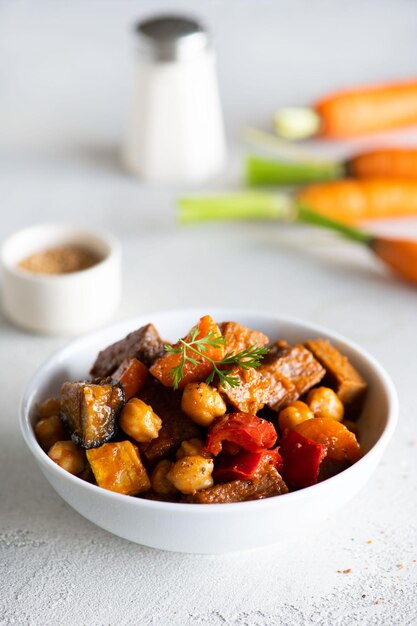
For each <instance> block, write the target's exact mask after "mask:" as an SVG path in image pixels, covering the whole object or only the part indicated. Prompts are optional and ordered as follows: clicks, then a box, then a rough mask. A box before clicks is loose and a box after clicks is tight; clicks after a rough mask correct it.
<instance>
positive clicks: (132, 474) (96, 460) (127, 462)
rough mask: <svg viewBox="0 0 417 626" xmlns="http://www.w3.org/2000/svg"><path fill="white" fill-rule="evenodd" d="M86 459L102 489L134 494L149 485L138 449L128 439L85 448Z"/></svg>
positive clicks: (144, 489) (148, 487) (145, 489)
mask: <svg viewBox="0 0 417 626" xmlns="http://www.w3.org/2000/svg"><path fill="white" fill-rule="evenodd" d="M87 459H88V462H89V463H90V465H91V469H92V470H93V473H94V476H95V479H96V481H97V484H98V485H99V487H103V489H109V490H110V491H116V492H117V493H124V494H126V495H129V496H134V495H136V494H138V493H142V492H144V491H148V489H150V487H151V483H150V480H149V478H148V474H147V473H146V469H145V467H144V466H143V464H142V461H141V458H140V455H139V450H138V449H137V447H136V446H134V445H133V444H132V443H131V442H130V441H117V442H116V443H105V444H104V445H103V446H100V448H94V449H92V450H87Z"/></svg>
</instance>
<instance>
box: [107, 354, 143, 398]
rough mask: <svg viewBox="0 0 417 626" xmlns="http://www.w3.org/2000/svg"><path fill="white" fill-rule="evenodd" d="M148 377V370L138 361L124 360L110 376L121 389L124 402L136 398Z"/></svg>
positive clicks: (133, 359)
mask: <svg viewBox="0 0 417 626" xmlns="http://www.w3.org/2000/svg"><path fill="white" fill-rule="evenodd" d="M147 377H148V368H147V367H146V365H144V364H143V363H142V361H139V359H135V358H132V359H125V360H124V361H123V363H121V364H120V365H119V367H118V368H117V370H116V371H115V372H114V374H112V378H114V380H117V381H118V382H119V383H120V384H121V385H122V387H123V389H124V392H125V399H126V402H127V401H128V400H130V398H133V396H136V394H138V393H139V391H140V390H141V389H142V387H143V386H144V384H145V382H146V379H147Z"/></svg>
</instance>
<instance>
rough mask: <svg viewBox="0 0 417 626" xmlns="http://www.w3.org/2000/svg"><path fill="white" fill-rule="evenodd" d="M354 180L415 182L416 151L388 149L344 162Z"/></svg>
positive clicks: (416, 171) (414, 149) (412, 149)
mask: <svg viewBox="0 0 417 626" xmlns="http://www.w3.org/2000/svg"><path fill="white" fill-rule="evenodd" d="M345 168H346V171H347V174H348V175H349V176H352V177H354V178H384V177H392V178H410V179H415V180H417V149H416V148H388V149H386V150H373V151H372V152H364V153H363V154H358V155H356V156H354V157H352V158H351V159H349V160H348V161H346V164H345Z"/></svg>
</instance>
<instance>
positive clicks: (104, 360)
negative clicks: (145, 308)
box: [90, 324, 164, 378]
mask: <svg viewBox="0 0 417 626" xmlns="http://www.w3.org/2000/svg"><path fill="white" fill-rule="evenodd" d="M163 349H164V342H163V341H162V340H161V337H160V336H159V333H158V331H157V330H156V328H155V326H154V325H153V324H147V325H146V326H142V328H139V329H138V330H135V331H134V332H133V333H130V334H129V335H127V337H125V338H124V339H121V340H120V341H117V342H116V343H113V344H112V345H111V346H108V347H107V348H105V350H102V351H101V352H100V353H99V355H98V357H97V359H96V361H95V363H94V365H93V367H92V368H91V370H90V374H91V375H92V376H95V377H98V378H104V377H105V376H110V375H111V374H112V373H113V372H114V371H115V370H116V369H117V368H118V367H119V365H120V364H121V363H122V362H123V361H124V360H125V359H128V358H133V357H135V358H136V359H139V361H142V363H144V364H145V365H147V366H148V367H149V366H150V365H152V363H153V362H154V361H155V360H156V359H157V358H158V357H159V356H161V354H162V353H163Z"/></svg>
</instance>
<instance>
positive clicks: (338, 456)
mask: <svg viewBox="0 0 417 626" xmlns="http://www.w3.org/2000/svg"><path fill="white" fill-rule="evenodd" d="M294 430H295V432H297V433H299V434H300V435H302V436H303V437H306V438H307V439H311V440H312V441H315V442H317V443H321V444H322V445H324V446H326V447H327V458H329V459H330V460H332V461H336V462H344V461H349V462H350V463H355V462H356V461H357V460H358V459H360V458H361V456H362V453H361V449H360V446H359V443H358V442H357V439H356V437H355V435H354V434H353V433H352V432H350V430H348V429H347V428H346V426H343V424H341V423H340V422H336V421H335V420H330V419H326V418H325V417H315V418H313V419H311V420H307V421H305V422H301V424H298V425H297V426H296V427H295V429H294Z"/></svg>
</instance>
